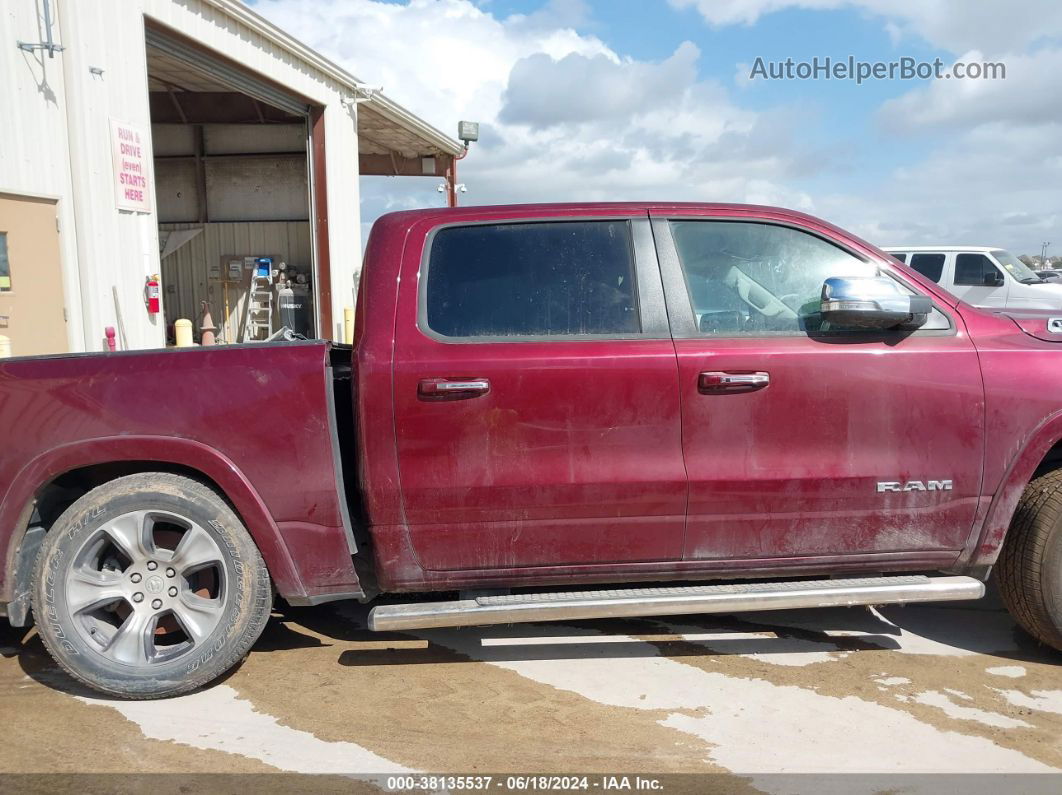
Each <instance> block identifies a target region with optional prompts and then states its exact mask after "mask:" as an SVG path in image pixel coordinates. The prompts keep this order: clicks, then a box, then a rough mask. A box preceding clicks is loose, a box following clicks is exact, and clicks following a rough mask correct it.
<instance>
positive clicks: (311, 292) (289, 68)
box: [0, 0, 462, 355]
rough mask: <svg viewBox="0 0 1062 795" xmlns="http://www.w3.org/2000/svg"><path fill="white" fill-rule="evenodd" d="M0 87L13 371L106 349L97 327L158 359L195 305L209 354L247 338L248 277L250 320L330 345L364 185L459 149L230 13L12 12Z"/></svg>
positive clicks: (219, 8)
mask: <svg viewBox="0 0 1062 795" xmlns="http://www.w3.org/2000/svg"><path fill="white" fill-rule="evenodd" d="M0 89H2V96H3V97H4V100H5V101H4V106H5V107H4V112H3V114H0V335H4V336H7V337H9V338H10V339H11V341H12V348H13V353H14V354H15V355H28V354H36V353H57V352H64V351H83V350H106V349H107V347H108V329H113V339H114V344H115V346H116V347H117V348H118V349H126V348H149V347H159V346H162V345H164V344H166V342H167V340H168V339H169V338H171V337H172V333H173V323H174V321H175V320H176V319H177V318H178V317H184V318H189V319H192V320H193V321H194V323H195V325H196V326H198V325H199V317H200V312H201V306H202V302H203V301H207V302H208V303H209V306H210V309H211V313H212V316H213V318H214V320H215V325H216V326H217V328H218V331H217V335H218V337H219V339H221V340H223V341H227V342H240V341H246V340H248V339H255V338H259V337H258V336H256V335H255V334H252V331H255V332H257V331H258V328H257V326H255V324H254V321H255V317H256V315H255V314H254V312H249V311H248V307H247V302H248V301H249V300H254V296H253V294H252V291H253V290H255V276H256V275H262V276H263V281H262V283H261V285H260V286H261V288H262V289H263V290H265V291H266V292H268V293H269V294H268V295H267V296H265V297H264V299H263V301H262V302H256V303H253V304H252V309H253V308H254V307H261V306H262V305H263V302H264V304H265V309H264V310H259V311H261V312H264V315H263V314H260V315H258V317H259V318H262V317H268V318H269V322H270V325H272V324H275V323H279V319H278V314H279V309H278V306H277V303H276V302H277V299H278V297H279V295H278V294H279V293H280V292H281V288H284V289H285V290H286V292H285V296H286V298H287V300H288V302H289V304H291V305H292V306H298V307H301V310H302V313H301V315H300V317H301V318H302V320H303V322H304V323H305V325H306V328H305V329H303V330H305V331H309V332H310V333H313V334H317V335H319V336H322V337H330V338H334V339H335V338H340V336H341V334H342V322H343V308H344V307H345V306H351V305H353V302H354V298H355V296H354V291H355V288H356V283H357V276H358V272H359V269H360V259H361V250H362V241H361V239H360V236H361V231H360V223H359V221H360V212H359V191H358V176H359V174H391V175H407V176H435V177H445V176H447V175H451V176H452V168H453V165H454V158H455V157H457V156H458V155H459V154H460V153H461V151H462V149H461V145H460V144H459V143H458V142H457V141H454V140H452V139H451V138H449V137H448V136H446V135H444V134H442V133H440V132H439V131H438V130H436V129H435V128H433V127H431V126H430V125H429V124H427V123H426V122H424V121H422V120H421V119H418V118H417V117H416V116H414V115H413V114H412V113H410V112H409V111H407V110H405V109H404V108H402V107H400V106H398V105H397V104H395V103H394V102H392V101H391V100H389V99H388V98H387V97H385V96H383V95H382V94H380V93H378V92H374V91H372V90H369V89H367V88H366V87H365V86H364V85H363V84H362V83H360V82H359V81H358V80H357V79H356V78H355V77H353V76H352V75H350V74H349V73H347V72H346V71H344V70H343V69H341V68H340V67H338V66H336V65H335V64H333V63H331V62H330V61H328V60H327V59H325V58H324V57H322V56H321V55H319V54H317V53H316V52H314V51H312V50H310V49H309V48H307V47H305V46H304V45H302V44H300V43H299V42H298V41H296V40H294V39H292V38H291V37H290V36H288V35H287V34H285V33H284V32H283V31H282V30H279V29H278V28H276V27H275V26H274V25H272V24H270V23H269V22H267V21H266V20H265V19H263V18H262V17H261V16H259V15H258V14H256V13H255V12H254V11H253V10H251V9H250V8H248V7H247V6H245V5H243V4H242V3H239V2H235V0H93V2H84V1H83V0H6V1H5V2H4V3H3V5H2V7H0ZM155 276H158V279H157V281H156V280H155V279H154V277H155ZM156 283H157V285H158V286H157V288H156V287H155V284H156ZM156 293H157V295H158V300H157V302H152V301H151V300H150V298H151V296H152V295H153V294H156ZM292 296H294V297H295V300H294V302H292ZM153 309H157V311H152V310H153Z"/></svg>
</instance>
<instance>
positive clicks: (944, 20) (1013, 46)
mask: <svg viewBox="0 0 1062 795" xmlns="http://www.w3.org/2000/svg"><path fill="white" fill-rule="evenodd" d="M669 2H670V3H671V5H672V6H674V7H676V8H695V9H697V11H698V12H699V13H700V14H701V16H703V17H704V19H705V21H707V22H708V23H709V24H710V25H713V26H716V27H722V26H725V25H751V24H754V23H755V22H756V21H757V20H759V19H760V17H763V16H765V15H767V14H772V13H775V12H778V11H782V10H785V9H789V8H801V9H808V10H836V9H841V8H853V9H856V10H860V11H863V12H865V13H867V14H870V15H871V16H873V17H876V18H880V19H882V20H884V22H885V24H886V25H887V30H888V31H889V32H890V34H891V35H892V36H893V38H894V39H901V38H903V37H904V36H917V37H919V38H922V39H924V40H926V41H928V42H929V43H931V44H934V45H936V46H938V47H942V48H944V49H946V50H949V51H950V52H962V51H964V50H968V49H974V48H982V49H986V50H987V51H988V52H989V53H990V54H992V53H999V52H1014V51H1016V50H1019V49H1021V48H1022V47H1024V46H1026V45H1028V44H1030V43H1031V42H1033V41H1036V40H1037V39H1040V38H1043V37H1058V36H1059V35H1062V3H1059V2H1058V0H1020V1H1019V2H985V1H984V0H669Z"/></svg>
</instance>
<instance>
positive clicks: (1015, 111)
mask: <svg viewBox="0 0 1062 795" xmlns="http://www.w3.org/2000/svg"><path fill="white" fill-rule="evenodd" d="M672 2H673V3H674V4H676V5H692V4H694V3H697V4H698V5H699V7H700V10H701V12H702V13H704V14H705V17H706V19H707V20H708V21H709V22H711V23H712V24H717V25H730V24H751V23H752V22H754V21H755V20H756V19H758V18H759V17H760V16H761V15H762V14H765V13H770V12H772V11H775V10H779V9H781V8H783V7H790V6H795V5H799V6H802V7H816V8H823V9H828V8H835V7H840V6H842V5H843V6H850V7H857V8H861V9H863V10H864V11H866V12H867V13H871V14H874V15H875V16H876V17H877V18H880V19H881V21H882V24H883V25H887V26H891V27H892V29H893V30H894V31H896V35H897V36H901V37H902V36H909V35H919V36H922V37H924V38H927V39H929V40H932V41H935V42H937V43H939V44H941V46H944V43H945V42H948V44H947V46H949V47H956V48H958V47H959V43H960V42H964V41H967V40H970V41H972V43H971V44H970V46H968V47H967V46H963V47H961V48H958V49H955V50H954V51H955V52H957V53H966V55H965V56H964V57H972V54H971V53H969V52H968V50H971V49H977V50H978V53H983V54H984V55H985V57H991V58H996V57H998V53H999V52H1003V53H1006V52H1010V51H1011V50H1008V49H1007V48H1011V47H1017V46H1018V45H1017V44H1014V42H1021V41H1025V42H1027V41H1029V40H1030V38H1033V37H1034V34H1033V33H1029V32H1027V31H1028V30H1038V31H1044V32H1051V31H1057V30H1058V29H1059V23H1058V21H1057V20H1058V18H1059V17H1060V16H1062V3H1051V4H1049V5H1048V4H1044V3H1041V2H1040V0H1025V2H1019V1H1018V0H1013V2H1010V3H1008V4H1007V5H1006V6H1003V5H1001V4H989V3H962V4H957V3H950V2H931V1H930V2H921V3H916V2H914V1H913V0H896V2H890V3H886V2H885V1H884V0H881V1H880V2H879V0H742V2H740V3H738V2H727V0H719V1H718V2H708V1H707V0H699V2H698V0H672ZM960 7H961V9H962V11H965V12H967V15H968V17H969V19H964V18H960V17H962V14H960V13H958V11H957V9H959V8H960ZM1056 8H1057V9H1058V10H1057V11H1056V10H1055V9H1056ZM256 9H257V10H259V11H260V12H262V13H264V14H265V15H266V16H267V17H269V18H271V19H272V20H273V21H275V22H276V23H277V24H279V25H280V26H281V27H283V28H284V29H286V30H288V31H289V32H291V33H292V34H293V35H295V36H296V37H298V38H300V39H302V40H303V41H305V42H306V43H308V44H309V45H310V46H312V47H314V48H315V49H318V50H320V51H321V52H323V53H325V54H326V55H328V56H329V57H332V58H334V59H335V60H337V61H338V62H340V63H342V64H343V65H344V66H346V67H347V68H348V69H350V71H351V72H353V73H354V74H356V75H358V76H359V77H360V78H361V79H363V80H365V81H367V82H368V83H369V84H371V85H381V84H382V85H383V86H384V90H385V93H387V94H388V95H389V96H391V97H392V98H394V99H395V100H396V101H398V102H401V103H402V104H404V105H406V106H407V107H408V108H409V109H410V110H411V111H413V112H414V113H416V114H417V115H419V116H421V117H422V118H425V119H427V120H428V121H429V122H431V123H432V124H434V125H435V126H437V127H439V128H440V129H442V130H445V131H447V132H453V131H454V130H455V129H456V124H457V121H458V119H463V118H465V119H473V120H477V121H480V122H481V123H482V127H481V141H480V142H479V143H478V144H474V145H473V149H472V152H471V153H470V155H469V157H468V158H467V159H465V160H463V161H461V163H460V166H459V179H460V181H462V182H465V183H467V185H468V190H469V192H468V193H467V194H463V195H462V197H461V200H462V203H468V204H487V203H511V202H519V201H582V200H587V201H592V200H623V199H635V200H636V199H665V200H692V201H733V202H751V203H763V204H779V205H783V206H789V207H794V208H797V209H802V210H806V211H809V212H812V213H815V214H818V215H821V216H823V217H824V218H827V219H829V220H831V221H833V222H835V223H839V224H841V225H842V226H847V227H849V228H851V229H853V231H855V232H856V233H858V234H862V235H863V236H864V237H866V238H867V239H869V240H871V241H874V242H878V243H883V244H884V243H889V242H899V243H906V242H919V241H929V240H942V239H943V240H948V241H951V242H970V243H979V242H980V243H984V244H986V245H1002V246H1010V247H1015V248H1018V249H1021V250H1024V249H1030V247H1031V246H1032V245H1033V241H1035V240H1039V239H1040V235H1041V234H1046V233H1047V232H1048V230H1049V229H1051V228H1055V229H1057V224H1059V223H1062V211H1058V210H1056V209H1055V208H1057V207H1060V206H1062V201H1060V198H1062V196H1060V193H1059V189H1058V187H1057V186H1058V184H1059V183H1060V180H1059V177H1060V176H1062V145H1060V144H1059V141H1062V115H1060V114H1062V111H1060V110H1059V109H1060V108H1062V103H1060V102H1059V98H1060V97H1059V94H1060V92H1059V89H1058V88H1057V86H1056V85H1055V83H1054V76H1055V75H1057V74H1058V72H1059V68H1060V67H1062V54H1060V53H1059V51H1057V50H1051V49H1048V48H1046V47H1043V46H1041V47H1040V48H1039V49H1038V50H1035V51H1033V52H1029V53H1019V54H1016V55H1013V54H1012V55H1006V57H1005V60H1006V62H1007V64H1008V73H1007V79H1006V80H1004V81H995V82H993V81H972V80H950V81H938V82H936V83H931V84H927V85H920V86H918V87H916V88H914V89H913V90H912V91H911V92H909V93H908V94H906V95H904V96H902V97H899V98H896V99H894V100H892V101H890V102H889V103H887V104H886V105H885V106H884V108H883V109H882V110H881V112H880V114H879V117H878V118H879V121H880V122H881V124H882V125H883V128H884V129H885V130H886V132H887V133H892V134H895V133H897V132H901V131H902V132H903V133H905V134H907V135H913V134H932V135H934V136H937V139H938V140H941V141H943V143H942V144H941V146H940V148H939V150H937V151H935V152H934V153H933V154H931V155H930V156H929V157H927V158H925V159H923V160H922V161H921V162H912V163H909V164H907V165H906V166H905V167H904V168H902V169H899V170H897V171H895V172H894V173H893V174H891V175H889V176H888V177H887V178H884V179H881V180H878V181H877V182H875V183H874V184H873V185H871V186H870V187H868V188H867V190H866V191H865V192H864V193H861V194H856V195H853V194H852V193H841V192H839V191H837V190H830V189H829V188H828V187H825V188H823V187H821V186H823V185H827V186H828V184H829V178H830V177H831V176H833V175H838V174H840V173H845V174H846V175H849V176H850V175H851V174H854V173H856V174H857V173H858V168H859V167H860V165H861V162H860V161H859V160H858V159H856V157H857V156H858V154H859V152H860V148H859V147H860V146H861V145H862V146H866V144H865V143H862V142H858V141H853V142H851V143H848V144H846V143H845V142H843V141H841V142H837V143H832V144H831V145H830V147H829V148H826V147H824V146H823V145H821V144H817V143H816V140H817V129H818V125H819V124H820V123H821V122H820V120H819V115H818V114H817V112H816V110H817V109H816V108H814V107H811V106H808V105H807V104H806V103H805V104H804V105H803V106H799V107H795V106H781V107H776V108H773V109H767V110H763V109H759V110H756V111H753V110H750V109H749V108H747V107H743V106H742V105H741V104H740V102H739V101H738V99H740V98H742V97H744V96H745V93H744V92H742V91H737V92H736V97H737V98H738V99H735V96H733V95H731V93H730V90H728V86H729V87H730V89H731V90H733V83H732V82H731V80H730V79H729V75H727V74H721V79H722V80H724V81H725V82H726V85H724V82H721V81H715V80H705V79H703V78H701V77H699V76H698V69H697V66H698V58H699V51H698V49H697V47H696V46H695V45H694V44H691V43H689V42H686V43H679V42H676V44H675V49H674V51H673V52H672V54H671V55H670V56H668V57H666V58H664V59H662V60H660V61H659V62H648V61H642V60H636V59H632V58H629V57H626V56H625V55H624V54H622V53H617V52H616V51H614V50H613V49H612V48H610V47H609V46H608V45H607V44H606V43H605V42H603V41H602V40H601V39H600V38H598V37H597V36H594V35H591V34H588V33H586V32H583V29H584V28H589V29H590V30H592V29H593V22H592V20H588V17H587V10H586V5H585V4H584V3H582V2H580V0H554V2H552V3H550V4H548V5H547V6H546V7H545V8H544V9H542V10H540V11H538V12H535V13H532V14H527V15H515V16H510V17H506V18H500V17H497V16H495V15H493V14H492V13H490V9H491V6H490V4H489V3H484V4H483V5H482V6H481V7H479V6H476V5H475V4H473V3H472V2H470V0H438V1H437V2H436V1H434V0H411V2H410V3H408V4H407V5H401V4H397V3H391V2H380V1H379V0H350V1H349V2H345V3H342V4H340V3H331V2H328V1H327V0H260V2H259V3H257V4H256ZM1001 9H1002V11H1001ZM988 14H990V15H992V19H991V20H990V22H991V24H988V23H986V22H985V20H986V18H987V17H986V15H988ZM1037 14H1039V15H1041V16H1036V15H1037ZM1032 16H1036V22H1035V23H1029V21H1028V20H1029V19H1030V18H1031V17H1032ZM1004 17H1005V18H1004ZM970 20H974V21H976V22H977V23H978V24H982V25H986V24H987V27H985V28H983V29H982V30H981V31H980V33H977V34H976V35H974V34H975V31H974V30H973V28H971V27H970V25H972V24H973V23H972V22H970ZM1019 23H1020V24H1019ZM1019 28H1020V29H1019ZM916 32H917V33H916ZM885 145H886V146H887V145H888V144H887V139H886V143H885ZM437 184H438V180H433V179H416V178H404V179H401V180H395V179H390V178H367V179H365V180H364V181H363V197H364V202H363V220H365V221H366V222H369V221H371V220H373V219H374V218H375V217H376V216H377V215H379V214H380V213H382V212H385V211H387V210H388V209H397V208H405V207H408V206H411V205H417V204H420V205H427V204H435V205H438V204H441V203H442V196H441V195H440V194H438V193H437V192H436V186H437ZM808 184H812V185H818V186H820V187H819V188H817V189H816V191H815V192H814V193H811V192H809V190H808V189H807V188H806V187H804V186H806V185H808ZM1055 236H1057V235H1055ZM1047 239H1051V237H1050V235H1049V236H1048V237H1047ZM1036 248H1037V250H1038V244H1037V245H1036ZM1030 250H1031V249H1030Z"/></svg>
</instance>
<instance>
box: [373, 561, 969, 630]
mask: <svg viewBox="0 0 1062 795" xmlns="http://www.w3.org/2000/svg"><path fill="white" fill-rule="evenodd" d="M984 593H985V586H984V583H982V582H981V581H980V580H975V579H974V578H972V577H927V576H924V575H911V576H907V575H905V576H895V577H862V578H852V579H846V580H803V581H796V582H792V581H774V582H757V583H748V584H732V583H728V584H724V585H691V586H685V587H674V588H672V587H663V588H625V589H610V590H607V591H569V592H566V593H526V594H513V595H510V596H480V597H476V598H475V599H460V600H458V601H454V602H417V603H414V604H404V605H380V606H379V607H374V608H373V609H372V612H370V613H369V628H370V629H372V630H375V631H389V630H403V629H426V628H428V627H472V626H483V625H486V624H519V623H523V622H527V621H574V620H577V619H586V618H620V617H625V616H677V615H686V614H690V613H747V612H751V611H754V610H792V609H795V608H806V607H846V606H851V605H887V604H906V603H908V602H944V601H956V600H961V599H980V598H981V597H982V596H984Z"/></svg>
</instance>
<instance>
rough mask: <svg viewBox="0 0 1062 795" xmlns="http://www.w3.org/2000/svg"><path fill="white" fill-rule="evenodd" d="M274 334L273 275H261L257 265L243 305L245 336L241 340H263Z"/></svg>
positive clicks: (252, 272)
mask: <svg viewBox="0 0 1062 795" xmlns="http://www.w3.org/2000/svg"><path fill="white" fill-rule="evenodd" d="M272 334H273V277H272V276H261V275H259V273H258V268H257V266H256V267H255V269H254V270H252V271H251V284H250V286H249V288H248V290H247V303H246V304H245V305H244V307H243V338H242V339H241V340H240V342H262V341H263V340H266V339H269V337H270V336H272Z"/></svg>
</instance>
